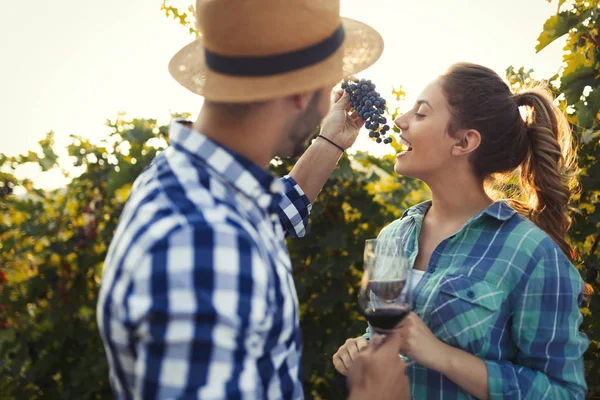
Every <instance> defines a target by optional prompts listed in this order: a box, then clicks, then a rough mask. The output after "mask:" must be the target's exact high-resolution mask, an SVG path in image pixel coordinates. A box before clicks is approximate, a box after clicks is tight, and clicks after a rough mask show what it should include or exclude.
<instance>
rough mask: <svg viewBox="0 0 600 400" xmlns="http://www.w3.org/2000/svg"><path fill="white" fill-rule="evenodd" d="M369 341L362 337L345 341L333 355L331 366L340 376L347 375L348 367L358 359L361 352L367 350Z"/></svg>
mask: <svg viewBox="0 0 600 400" xmlns="http://www.w3.org/2000/svg"><path fill="white" fill-rule="evenodd" d="M368 345H369V341H368V340H367V339H365V338H364V337H362V336H359V337H357V338H356V339H353V338H350V339H348V340H346V343H344V344H343V345H342V346H341V347H340V348H339V349H338V351H337V352H336V353H335V354H334V355H333V366H334V367H335V369H336V370H337V371H338V372H339V373H340V374H342V375H348V371H349V370H350V367H351V366H352V364H353V363H354V361H355V360H356V359H357V358H358V356H359V354H360V352H361V351H363V350H364V349H366V348H367V346H368Z"/></svg>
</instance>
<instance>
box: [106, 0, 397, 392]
mask: <svg viewBox="0 0 600 400" xmlns="http://www.w3.org/2000/svg"><path fill="white" fill-rule="evenodd" d="M196 10H197V23H198V28H199V30H200V32H201V33H202V37H201V38H200V39H199V40H197V41H195V42H194V43H191V44H190V45H188V46H186V47H185V48H184V49H182V50H181V51H180V52H179V53H178V54H177V55H176V56H175V57H174V58H173V60H172V61H171V64H170V72H171V74H172V75H173V76H174V78H175V79H176V80H177V81H178V82H179V83H181V84H182V85H183V86H185V87H187V88H188V89H190V90H192V91H193V92H195V93H197V94H199V95H202V96H203V97H204V98H205V102H204V106H203V108H202V111H201V112H200V115H199V117H198V119H197V120H196V122H195V123H194V124H190V123H187V122H182V121H175V122H173V124H172V126H171V131H170V145H169V147H168V148H167V149H166V150H165V151H164V152H163V153H162V154H160V155H159V156H158V157H157V158H156V159H155V160H154V161H153V162H152V164H151V165H150V166H149V167H148V168H147V169H146V171H144V172H143V173H142V174H141V176H140V177H139V178H138V179H137V180H136V182H135V184H134V186H133V188H132V191H131V194H130V198H129V200H128V202H127V205H126V207H125V209H124V210H123V213H122V215H121V219H120V222H119V226H118V227H117V230H116V233H115V236H114V239H113V242H112V243H111V246H110V249H109V252H108V256H107V259H106V263H105V270H104V274H103V282H102V287H101V291H100V297H99V302H98V323H99V326H100V332H101V335H102V338H103V340H104V342H105V347H106V351H107V355H108V359H109V364H110V371H111V384H112V386H113V388H114V391H115V394H116V395H117V397H119V398H144V399H146V398H178V399H179V398H185V399H188V398H200V399H224V398H245V399H263V398H269V399H282V398H285V399H290V398H293V399H297V398H302V397H303V393H302V386H301V381H300V352H301V338H300V329H299V323H298V301H297V298H296V291H295V287H294V282H293V278H292V274H291V268H292V266H291V263H290V259H289V256H288V253H287V249H286V247H285V242H284V237H285V235H291V236H293V237H300V236H303V235H304V233H305V228H306V223H307V221H308V215H309V212H310V210H311V203H312V202H313V201H314V200H315V198H316V196H317V194H318V193H319V191H320V190H321V188H322V186H323V184H324V183H325V182H326V180H327V178H328V176H329V175H330V173H331V172H332V170H333V169H334V167H335V165H336V164H337V162H338V160H339V158H340V156H341V154H342V152H343V151H344V150H345V149H347V148H348V147H349V146H351V145H352V144H353V143H354V141H355V139H356V136H357V134H358V130H359V128H360V126H361V125H362V121H361V120H360V119H359V118H358V116H357V115H348V110H349V101H348V97H347V95H344V94H343V92H342V91H340V92H338V93H337V95H336V98H335V104H334V105H333V108H332V110H331V112H330V113H329V114H328V115H327V117H326V118H325V120H324V122H323V124H322V129H321V134H320V137H318V138H317V139H316V140H315V142H314V143H313V144H312V145H311V146H310V147H309V148H308V149H307V150H306V151H305V148H306V142H307V140H308V139H309V138H310V137H311V136H312V133H313V132H314V130H315V129H316V127H317V126H318V125H319V123H320V122H321V120H322V119H323V117H324V116H325V115H326V114H327V111H328V109H329V98H328V97H329V93H330V92H331V88H332V87H333V86H334V85H335V84H336V82H339V81H340V80H341V78H342V77H343V76H345V75H350V74H353V73H356V72H358V71H360V70H362V69H364V68H366V67H368V66H369V65H371V64H372V63H373V62H375V61H376V60H377V59H378V58H379V56H380V55H381V52H382V49H383V43H382V40H381V37H380V36H379V35H378V34H377V33H376V32H375V31H374V30H373V29H371V28H370V27H368V26H366V25H364V24H361V23H359V22H356V21H351V20H343V21H342V20H341V19H340V16H339V0H286V1H281V0H253V1H242V0H198V1H197V4H196ZM303 152H304V154H303V155H302V157H301V158H300V159H299V160H298V162H297V164H296V166H295V168H294V169H293V171H292V172H291V173H290V175H289V176H286V177H283V178H281V179H276V178H275V177H273V176H272V175H271V174H269V173H268V171H267V168H268V166H269V163H270V161H271V159H272V158H273V157H274V156H276V155H278V156H283V157H296V156H299V155H301V154H302V153H303ZM399 348H400V346H399V343H398V339H397V338H395V337H391V338H390V339H389V341H387V342H386V343H384V344H382V345H381V346H380V347H379V348H375V346H373V348H372V349H370V350H369V351H368V352H366V353H365V355H364V356H363V357H362V360H361V361H360V362H359V363H358V364H357V365H358V366H357V367H356V368H354V373H352V372H351V373H350V385H351V389H352V390H351V396H352V398H355V399H359V398H366V397H367V396H369V397H372V398H378V399H385V398H398V396H401V397H400V398H404V397H402V396H406V386H407V384H406V377H405V376H404V366H403V364H402V363H401V362H400V361H399V360H398V357H397V351H398V349H399Z"/></svg>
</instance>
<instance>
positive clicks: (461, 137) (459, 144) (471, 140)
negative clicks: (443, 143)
mask: <svg viewBox="0 0 600 400" xmlns="http://www.w3.org/2000/svg"><path fill="white" fill-rule="evenodd" d="M456 136H457V140H456V143H455V144H454V146H453V147H452V154H453V155H455V156H462V155H466V154H470V153H472V152H474V151H475V150H477V149H478V148H479V146H480V145H481V134H480V133H479V131H477V130H475V129H469V130H464V131H460V132H458V134H457V135H456Z"/></svg>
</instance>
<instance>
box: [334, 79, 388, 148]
mask: <svg viewBox="0 0 600 400" xmlns="http://www.w3.org/2000/svg"><path fill="white" fill-rule="evenodd" d="M375 88H376V86H375V84H374V83H373V82H371V81H370V80H367V79H361V80H359V81H358V80H357V81H350V82H349V81H343V82H342V89H344V90H345V91H346V92H347V93H348V95H350V106H351V107H352V109H353V110H355V111H356V112H358V116H359V117H361V118H362V119H364V120H365V121H366V122H365V128H367V129H368V130H369V137H370V138H373V139H375V141H376V142H377V143H384V144H389V143H392V138H391V137H385V135H387V134H388V132H389V131H390V126H389V125H388V124H387V119H386V118H385V117H384V116H383V114H384V112H385V99H384V98H383V97H381V96H380V95H379V93H378V92H376V91H375Z"/></svg>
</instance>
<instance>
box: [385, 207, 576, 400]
mask: <svg viewBox="0 0 600 400" xmlns="http://www.w3.org/2000/svg"><path fill="white" fill-rule="evenodd" d="M430 205H431V202H425V203H422V204H419V205H417V206H415V207H412V208H410V209H408V210H407V211H406V212H405V213H404V215H403V216H402V218H401V219H399V220H396V221H394V222H393V223H391V224H390V225H388V226H387V227H385V228H384V229H383V230H382V232H381V233H380V235H379V237H380V238H384V239H385V238H400V239H402V241H403V243H404V246H405V249H406V253H407V256H408V257H409V259H410V262H411V263H412V264H414V262H415V259H416V257H417V254H418V251H419V234H420V232H421V226H422V223H423V218H424V216H425V214H426V212H427V210H428V208H429V207H430ZM582 291H583V281H582V279H581V277H580V275H579V272H578V271H577V270H576V269H575V267H574V266H573V265H572V264H571V263H570V262H569V260H568V259H567V258H566V257H565V255H564V254H563V252H562V251H561V249H560V248H559V247H558V246H557V245H556V243H554V242H553V241H552V240H551V239H550V237H549V236H548V235H547V234H546V233H544V232H543V231H542V230H541V229H540V228H538V227H537V226H535V225H534V224H533V223H532V222H531V221H529V220H528V219H526V218H524V217H522V216H520V215H518V214H517V213H516V212H515V211H514V210H513V209H512V208H511V207H510V206H509V205H508V203H506V202H504V201H499V202H496V203H493V204H492V205H490V206H489V207H488V208H487V209H486V210H484V211H483V212H481V213H480V214H479V215H477V216H475V217H473V218H471V219H470V220H469V221H468V222H467V223H466V224H465V225H464V226H463V228H462V229H461V230H460V231H459V232H457V233H456V234H454V235H452V236H450V237H449V238H447V239H445V240H443V241H442V242H441V243H440V244H439V245H438V246H437V248H436V249H435V250H434V251H433V254H432V255H431V259H430V262H429V266H428V268H427V270H426V271H425V274H424V276H423V278H422V279H421V281H420V282H419V283H418V284H417V286H416V287H415V290H414V307H415V309H414V311H415V313H416V314H417V315H419V317H421V319H422V320H423V322H425V323H426V324H427V325H428V326H429V328H430V329H431V331H432V332H433V333H434V334H435V335H436V336H437V337H438V338H439V339H440V340H442V341H443V342H445V343H447V344H449V345H451V346H454V347H457V348H459V349H462V350H464V351H467V352H469V353H471V354H474V355H476V356H478V357H480V358H482V359H483V360H484V361H485V363H486V366H487V375H488V386H489V394H490V398H491V399H531V400H538V399H552V400H554V399H583V398H584V397H585V393H586V390H587V387H586V383H585V380H584V371H583V353H584V352H585V350H586V349H587V347H588V339H587V337H586V336H585V335H584V334H583V333H581V332H579V326H580V324H581V321H582V315H581V313H580V311H579V304H580V302H581V299H582ZM408 375H409V381H410V385H411V392H412V398H413V399H419V400H420V399H428V400H435V399H444V400H455V399H472V398H473V397H472V396H470V395H469V394H468V393H467V392H465V391H464V390H462V389H461V388H460V387H458V386H457V385H456V384H455V383H454V382H452V381H451V380H449V379H448V378H446V377H445V376H443V375H442V374H440V373H439V372H437V371H434V370H430V369H427V368H424V367H423V366H421V365H418V364H415V365H413V366H411V367H409V368H408Z"/></svg>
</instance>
